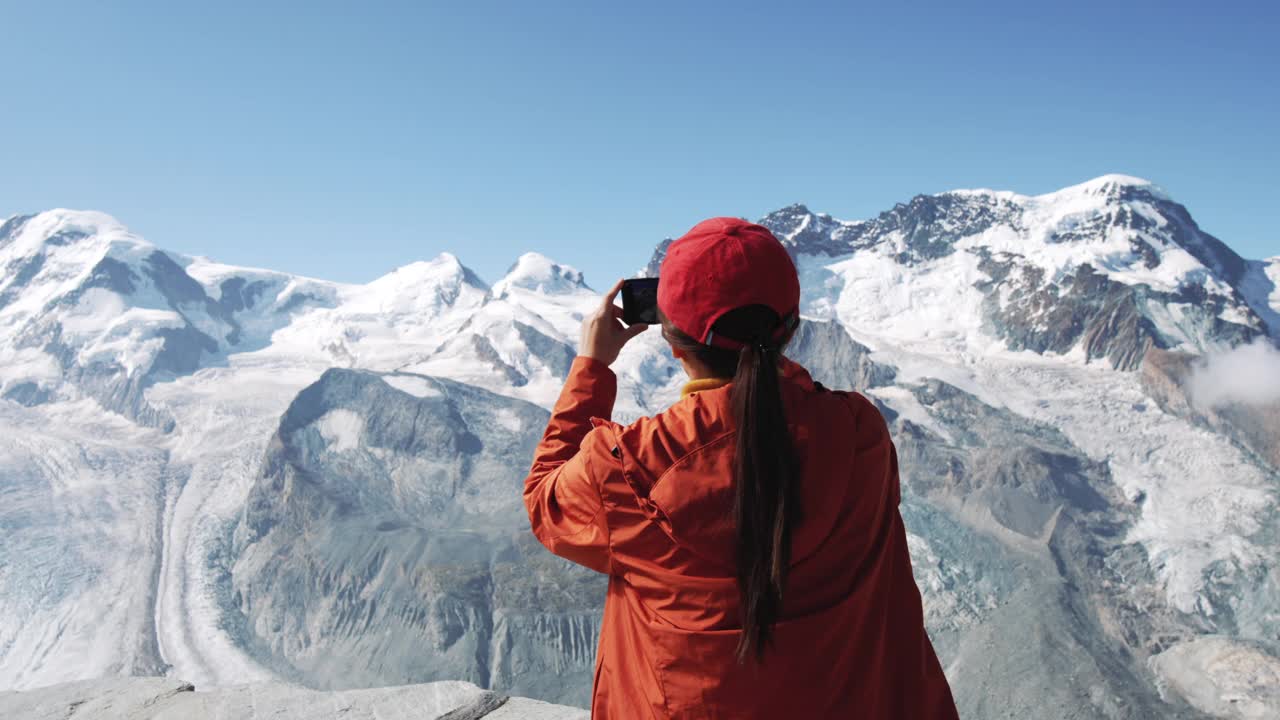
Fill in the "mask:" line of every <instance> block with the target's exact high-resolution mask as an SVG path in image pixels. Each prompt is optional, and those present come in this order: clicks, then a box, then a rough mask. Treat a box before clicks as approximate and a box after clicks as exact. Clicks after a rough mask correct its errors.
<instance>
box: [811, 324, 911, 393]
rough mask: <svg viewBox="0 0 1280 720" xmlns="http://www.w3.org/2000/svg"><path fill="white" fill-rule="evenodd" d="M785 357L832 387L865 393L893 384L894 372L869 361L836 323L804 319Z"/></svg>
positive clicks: (867, 353)
mask: <svg viewBox="0 0 1280 720" xmlns="http://www.w3.org/2000/svg"><path fill="white" fill-rule="evenodd" d="M787 356H788V357H790V358H792V359H793V360H795V361H797V362H799V363H800V364H801V365H803V366H804V367H805V369H806V370H808V371H809V374H810V375H811V376H812V377H813V379H814V380H816V381H818V382H820V383H823V384H824V385H828V386H831V387H835V388H845V389H858V390H865V389H867V388H873V387H881V386H883V385H889V384H892V383H893V379H894V377H895V375H896V372H895V371H894V369H893V368H892V367H889V366H888V365H882V364H880V363H877V362H874V361H873V360H872V359H871V351H870V350H869V349H867V347H866V346H865V345H862V344H861V343H859V342H857V341H856V340H854V339H853V338H851V337H849V332H848V331H847V330H845V329H844V327H843V326H842V325H840V323H837V322H832V321H830V320H825V321H824V320H804V321H802V322H801V323H800V326H799V327H798V328H796V332H795V335H794V336H792V338H791V342H790V343H788V344H787Z"/></svg>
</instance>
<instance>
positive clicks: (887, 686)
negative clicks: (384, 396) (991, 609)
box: [524, 357, 957, 720]
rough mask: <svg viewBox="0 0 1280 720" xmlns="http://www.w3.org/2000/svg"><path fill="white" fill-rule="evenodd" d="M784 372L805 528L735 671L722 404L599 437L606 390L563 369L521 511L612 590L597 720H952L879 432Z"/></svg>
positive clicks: (891, 460) (885, 441) (856, 398)
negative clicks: (763, 646) (760, 646)
mask: <svg viewBox="0 0 1280 720" xmlns="http://www.w3.org/2000/svg"><path fill="white" fill-rule="evenodd" d="M783 367H784V373H783V375H784V377H785V379H786V380H787V382H784V383H782V388H783V402H784V406H785V408H786V413H787V419H788V422H789V424H790V426H791V430H792V438H793V442H794V443H795V447H796V450H797V452H798V454H799V456H800V457H801V458H802V463H803V464H802V474H801V482H802V488H803V489H802V491H801V495H802V498H803V522H802V523H801V524H800V525H799V526H798V527H797V528H796V529H795V530H794V531H793V533H792V538H793V539H792V551H791V557H792V561H791V562H792V565H791V570H790V574H789V575H788V577H787V585H786V587H785V591H784V596H783V608H782V614H781V620H780V621H779V622H778V624H777V626H776V628H775V630H774V642H773V644H772V645H771V646H769V647H768V649H767V650H766V652H765V656H764V660H763V661H761V662H759V663H756V662H753V661H749V662H747V663H746V664H742V665H740V664H738V663H737V661H736V660H735V659H734V650H735V649H736V647H737V643H738V633H739V619H738V587H737V584H736V582H735V579H734V578H735V576H736V571H735V565H734V546H735V545H734V527H733V520H732V511H731V508H732V507H733V476H732V472H731V468H732V462H733V457H734V428H733V427H732V419H731V418H732V415H731V410H730V406H729V390H730V388H729V387H728V386H726V387H720V388H716V389H712V390H704V391H701V392H695V393H693V394H690V395H688V396H686V397H684V398H682V399H681V400H680V401H679V402H677V403H676V404H675V405H673V406H672V407H671V408H670V409H668V410H666V411H665V412H662V413H660V414H658V415H657V416H655V417H652V418H642V419H640V420H638V421H636V422H635V423H634V424H632V425H629V426H626V427H624V426H621V425H618V424H617V423H613V422H610V421H609V420H608V418H609V416H610V414H611V412H612V409H613V402H614V397H615V395H616V393H617V380H616V378H615V376H614V374H613V372H612V371H611V370H610V369H609V368H608V367H607V366H606V365H604V364H603V363H601V362H599V361H597V360H593V359H590V358H584V357H579V358H577V359H576V360H574V362H573V366H572V368H571V369H570V371H569V378H568V380H567V381H566V383H565V387H564V390H563V391H562V393H561V395H560V399H559V401H558V402H557V403H556V407H555V410H554V412H553V413H552V415H551V420H550V422H549V424H548V425H547V430H546V433H545V434H544V435H543V438H542V442H541V444H540V445H539V446H538V449H537V452H536V454H535V456H534V461H533V468H532V470H531V471H530V474H529V477H528V479H527V480H526V481H525V489H524V500H525V505H526V506H527V508H528V510H529V521H530V523H531V524H532V526H533V531H534V533H535V534H536V535H537V537H538V539H539V540H540V541H541V542H542V543H543V544H544V545H546V546H547V548H548V549H550V550H551V551H552V552H553V553H555V554H557V555H560V556H562V557H565V558H568V559H569V560H572V561H574V562H576V563H580V564H582V565H585V566H587V567H589V568H592V569H594V570H598V571H600V572H602V573H607V574H608V575H609V590H608V595H607V597H606V599H605V606H604V622H603V625H602V628H601V632H600V644H599V647H598V649H597V653H596V669H595V681H594V689H593V693H592V703H591V711H592V717H593V718H596V719H597V720H605V719H614V718H787V717H794V718H895V719H897V718H911V719H927V720H933V719H935V718H946V719H949V718H956V717H957V715H956V709H955V704H954V701H953V700H952V698H951V690H950V688H949V687H948V685H947V681H946V678H945V677H944V676H943V674H942V669H941V667H940V666H939V664H938V659H937V657H936V656H935V655H934V651H933V646H932V645H931V644H930V642H929V638H928V636H927V635H926V634H925V629H924V618H923V612H922V608H921V605H920V593H919V591H918V590H917V588H916V585H915V580H914V579H913V578H912V575H911V561H910V558H909V556H908V554H907V539H906V533H905V531H904V530H903V526H902V517H901V515H900V514H899V512H898V499H899V494H898V493H899V491H898V465H897V454H896V451H895V450H894V447H893V443H892V442H891V441H890V439H889V433H888V429H887V428H886V427H885V423H884V419H883V418H882V417H881V416H880V413H879V412H878V411H877V410H876V408H875V406H874V405H872V404H871V403H870V402H869V401H867V400H866V399H865V398H863V397H862V396H861V395H858V394H856V393H844V392H831V391H827V390H825V389H824V388H822V387H821V386H819V385H816V384H815V383H814V382H813V381H812V380H811V379H810V378H809V375H808V373H807V372H806V371H805V370H804V369H803V368H801V367H800V366H799V365H796V364H794V363H791V362H790V361H784V366H783Z"/></svg>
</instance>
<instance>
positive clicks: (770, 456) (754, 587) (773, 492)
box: [659, 305, 800, 662]
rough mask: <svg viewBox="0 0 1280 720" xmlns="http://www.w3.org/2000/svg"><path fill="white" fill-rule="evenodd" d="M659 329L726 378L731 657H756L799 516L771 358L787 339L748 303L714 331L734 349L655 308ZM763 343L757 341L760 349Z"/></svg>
mask: <svg viewBox="0 0 1280 720" xmlns="http://www.w3.org/2000/svg"><path fill="white" fill-rule="evenodd" d="M659 318H660V320H661V322H662V335H663V337H665V338H666V339H667V341H668V342H670V343H671V345H672V346H673V347H676V348H679V349H680V350H682V351H684V352H685V353H687V354H689V355H692V356H693V357H694V358H696V359H697V360H698V361H699V362H701V363H702V364H703V365H706V366H707V367H708V368H709V369H710V370H711V372H712V373H713V374H714V375H715V376H717V377H722V378H732V380H733V384H732V386H731V387H732V389H731V391H730V402H731V404H732V406H733V414H734V420H735V421H736V427H737V432H738V437H737V452H736V454H735V459H734V466H733V467H734V485H735V492H736V495H735V499H734V507H733V514H734V520H735V523H736V525H737V533H738V542H737V565H738V592H739V596H740V600H741V603H740V605H741V619H742V637H741V640H740V641H739V642H738V653H737V656H738V662H744V661H745V660H746V659H747V658H748V657H749V656H751V655H753V654H754V655H755V656H756V658H757V659H759V658H760V657H761V656H763V654H764V649H765V646H766V645H767V644H768V643H769V642H770V640H771V636H772V632H773V625H774V623H775V622H777V619H778V615H779V614H780V613H781V611H782V591H783V588H784V586H785V584H786V580H787V569H788V568H789V567H790V564H791V531H792V529H793V528H794V527H795V525H796V524H797V523H798V522H799V520H800V503H799V487H798V485H799V480H800V478H799V475H800V472H799V464H798V462H797V459H796V454H795V449H794V447H793V446H792V442H791V433H790V431H789V430H788V429H787V420H786V417H785V416H784V413H783V407H782V394H781V388H780V386H779V383H780V381H779V379H778V357H779V353H780V352H781V350H782V346H783V345H785V341H786V340H789V339H790V337H785V338H783V343H782V344H781V345H773V343H774V342H775V341H773V340H772V339H771V336H772V333H773V332H774V331H775V330H776V329H777V327H778V325H779V322H780V321H779V318H778V315H777V313H775V312H774V311H773V310H772V309H770V308H768V307H765V306H763V305H751V306H748V307H742V308H738V309H736V310H733V311H730V312H728V313H725V314H724V315H723V316H721V318H720V319H719V320H717V321H716V323H715V325H714V327H713V330H714V332H715V333H716V334H717V335H721V336H723V337H728V338H734V339H738V340H743V341H746V346H745V347H743V348H742V349H741V350H729V349H725V348H720V347H715V346H711V345H704V344H702V343H700V342H698V341H697V340H694V339H693V338H691V337H689V336H688V335H686V334H685V333H683V332H681V331H680V329H679V328H677V327H676V326H675V325H673V324H672V323H671V322H670V321H669V320H668V319H667V317H666V316H665V315H662V314H661V313H659ZM762 346H763V347H762Z"/></svg>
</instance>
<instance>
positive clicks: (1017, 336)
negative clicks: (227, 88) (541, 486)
mask: <svg viewBox="0 0 1280 720" xmlns="http://www.w3.org/2000/svg"><path fill="white" fill-rule="evenodd" d="M761 222H762V223H763V224H765V225H766V226H768V227H770V228H771V229H772V230H773V231H774V232H775V233H776V234H777V235H778V236H779V237H780V238H781V239H782V240H783V242H784V243H785V244H787V246H788V247H789V249H790V250H791V252H792V254H793V257H794V258H795V259H796V262H797V266H798V267H799V268H800V271H801V281H802V287H803V289H804V297H803V307H802V314H803V316H804V318H805V322H804V323H802V325H801V328H800V330H799V332H798V334H797V336H796V338H795V339H794V341H793V343H792V344H791V346H790V347H789V349H788V354H789V355H791V356H792V357H794V358H795V359H797V360H799V361H800V362H802V363H803V364H805V365H806V366H807V367H809V368H810V369H811V370H812V371H813V373H814V375H815V377H816V378H817V379H819V380H820V381H822V382H823V383H824V384H827V385H830V386H835V387H849V388H854V389H858V390H860V391H861V392H864V393H865V394H866V395H868V397H870V398H871V399H872V400H873V401H875V402H876V404H877V405H878V406H879V407H880V408H881V409H882V412H883V413H884V414H885V416H886V418H888V419H889V420H890V423H891V427H892V429H893V433H894V437H895V440H896V441H897V443H898V447H899V454H900V458H901V462H902V470H903V479H904V487H905V493H904V498H903V512H904V516H905V517H906V520H907V526H908V530H909V532H910V542H911V547H912V552H913V557H914V561H915V570H916V577H917V581H918V583H919V584H920V587H921V589H922V591H923V592H924V595H925V605H926V613H927V616H928V622H929V626H930V631H931V634H932V635H933V637H934V640H935V643H936V644H937V646H938V648H939V651H940V653H941V655H942V656H943V660H944V663H945V665H946V667H947V672H948V675H949V677H950V678H951V680H952V683H953V686H954V687H955V689H956V693H957V697H958V699H959V701H960V703H961V705H962V714H963V715H964V716H966V717H987V716H997V715H1006V714H1009V713H1010V712H1013V713H1015V714H1020V715H1026V716H1036V717H1054V718H1093V717H1105V718H1142V717H1152V716H1158V717H1202V716H1204V715H1212V716H1221V717H1263V716H1266V715H1267V713H1271V712H1276V711H1278V710H1277V708H1280V680H1277V679H1276V678H1280V659H1278V658H1280V590H1277V588H1280V563H1278V562H1277V560H1276V557H1277V552H1276V551H1277V548H1280V513H1277V511H1276V510H1275V508H1276V507H1277V502H1276V501H1277V494H1278V493H1280V474H1278V472H1280V469H1278V468H1277V465H1276V461H1275V458H1276V457H1280V455H1276V454H1274V453H1275V452H1277V449H1276V443H1275V442H1274V441H1273V439H1272V438H1270V437H1269V436H1268V431H1267V430H1265V428H1268V427H1280V421H1276V422H1277V425H1274V426H1273V425H1270V424H1269V423H1271V422H1272V421H1273V418H1272V414H1273V413H1275V417H1280V409H1273V408H1272V406H1271V405H1268V404H1266V403H1264V402H1262V400H1261V399H1260V400H1259V403H1258V404H1254V403H1251V402H1236V404H1235V405H1233V406H1215V407H1214V408H1212V409H1205V408H1202V407H1200V406H1199V405H1197V403H1196V400H1195V398H1193V397H1192V396H1191V394H1192V392H1193V388H1195V387H1199V386H1200V385H1203V384H1204V382H1209V381H1212V380H1213V378H1212V377H1210V374H1211V373H1210V369H1207V368H1212V367H1215V366H1214V365H1212V364H1209V365H1204V363H1203V359H1204V358H1205V357H1207V356H1211V355H1215V354H1217V353H1221V352H1226V351H1228V350H1229V349H1230V348H1236V347H1246V346H1247V347H1253V346H1250V345H1248V344H1249V343H1264V344H1268V345H1276V344H1277V343H1280V258H1271V259H1270V260H1265V261H1254V260H1245V259H1242V258H1240V257H1239V256H1238V255H1236V254H1235V253H1234V252H1233V251H1231V250H1230V248H1228V247H1227V246H1226V245H1225V244H1223V243H1222V242H1220V241H1218V240H1216V239H1215V238H1213V237H1212V236H1210V235H1208V234H1206V233H1205V232H1203V231H1202V230H1200V229H1199V228H1198V226H1196V224H1195V222H1194V220H1192V218H1191V216H1190V214H1189V213H1188V211H1187V210H1186V209H1185V208H1184V207H1182V206H1181V205H1178V204H1177V203H1176V202H1174V201H1173V200H1172V199H1170V198H1169V197H1168V195H1167V194H1165V193H1164V192H1162V191H1160V190H1159V189H1158V188H1156V187H1155V186H1153V185H1152V184H1150V183H1148V182H1146V181H1142V180H1138V179H1135V178H1128V177H1124V176H1106V177H1103V178H1098V179H1097V180H1093V181H1090V182H1088V183H1084V184H1082V185H1078V186H1075V187H1072V188H1067V189H1064V190H1061V191H1058V192H1055V193H1050V194H1047V195H1040V196H1034V197H1029V196H1022V195H1017V194H1014V193H1008V192H995V191H988V190H966V191H955V192H950V193H943V194H940V195H934V196H919V197H916V198H914V199H912V200H911V201H910V202H908V203H906V204H901V205H898V206H895V207H894V208H892V209H890V210H888V211H886V212H885V213H882V214H881V215H879V216H878V217H876V218H873V219H870V220H865V221H842V220H837V219H834V218H831V217H830V216H827V215H822V214H817V213H813V212H810V211H809V210H808V209H806V208H804V207H803V206H799V205H795V206H791V207H787V208H784V209H781V210H778V211H776V212H774V213H770V214H769V215H767V216H766V217H765V218H763V219H762V220H761ZM673 230H677V229H673ZM667 244H669V243H667V242H664V243H661V244H659V245H658V247H657V248H656V250H655V253H654V257H653V261H652V262H651V263H650V264H649V266H648V267H647V268H646V272H647V273H649V274H656V272H657V270H658V268H659V267H660V262H661V259H662V257H663V253H664V252H665V249H666V246H667ZM0 271H2V274H0V397H2V398H4V399H3V400H0V497H2V498H4V500H5V502H4V503H0V527H4V528H5V543H4V544H3V545H0V689H2V688H6V687H15V688H24V687H35V686H40V685H47V684H50V683H53V682H59V681H65V680H74V679H82V678H92V677H97V676H101V675H128V674H158V673H168V674H170V675H173V676H176V677H182V678H184V679H189V680H192V681H194V682H196V683H197V684H198V685H201V686H208V685H228V684H237V683H243V682H257V681H271V680H274V679H284V680H287V681H291V682H299V683H302V684H306V685H311V686H314V687H323V688H340V687H353V686H373V685H381V684H388V683H401V682H421V681H426V680H445V679H454V680H468V681H471V682H475V683H477V684H480V685H482V686H487V687H492V688H495V689H498V690H506V691H515V692H518V693H522V694H527V695H531V696H535V697H539V698H543V699H547V700H552V701H557V702H568V703H577V704H582V703H585V701H586V698H587V695H586V692H587V689H588V688H589V686H590V681H591V677H590V676H591V662H592V659H593V657H592V655H593V647H594V634H595V632H596V630H597V625H596V623H597V622H598V617H599V616H598V607H599V603H600V602H601V600H602V595H601V593H602V590H601V588H602V587H603V585H602V584H601V582H600V578H597V577H594V576H592V575H591V574H590V573H588V572H586V571H583V570H581V569H578V568H575V567H573V566H571V565H569V564H567V563H563V562H561V561H559V560H558V559H556V558H553V557H551V556H549V555H548V554H546V553H545V552H543V551H542V550H541V549H540V548H539V547H538V546H537V545H536V543H533V542H532V541H531V538H530V537H529V534H528V533H527V527H526V526H525V524H524V523H525V520H524V518H523V516H522V510H521V508H520V505H519V501H518V497H519V486H520V482H521V480H522V478H523V474H524V471H525V464H527V462H528V455H529V453H530V452H531V448H532V443H533V442H535V441H536V438H537V435H538V433H539V432H540V431H541V429H542V424H543V423H544V422H545V418H546V410H547V408H549V407H550V405H551V403H552V402H553V401H554V398H555V396H556V394H557V392H558V390H559V386H560V382H561V380H562V379H563V376H564V374H565V372H566V371H567V368H568V365H569V362H570V361H571V360H572V358H573V355H574V353H575V348H576V344H577V336H578V330H579V326H580V323H581V320H582V318H583V316H584V315H585V313H587V312H590V310H591V309H592V307H593V306H594V305H595V303H597V302H599V296H598V294H597V292H596V291H594V290H592V289H591V288H590V287H589V286H588V285H587V284H586V282H585V280H584V278H583V277H582V274H581V273H579V272H578V271H576V270H574V269H573V268H571V267H569V266H566V265H563V264H559V263H557V262H555V261H553V260H551V259H549V258H546V257H544V256H542V255H538V254H536V253H528V254H526V255H523V256H521V257H520V258H519V259H517V261H516V262H515V263H514V264H513V265H512V268H511V270H510V271H509V272H508V274H507V275H506V276H505V277H503V278H502V279H500V280H499V281H498V282H496V283H494V284H493V285H492V286H488V285H486V284H485V283H484V282H482V281H481V280H480V279H479V278H478V277H476V275H475V274H474V273H473V272H471V271H470V270H468V269H467V268H466V267H465V266H464V265H463V264H462V263H461V261H460V260H459V259H458V258H457V257H454V256H452V255H449V254H445V255H441V256H440V257H438V258H436V259H434V260H431V261H429V262H420V263H414V264H412V265H408V266H406V267H403V268H400V269H398V270H395V271H393V272H391V273H389V274H388V275H386V276H384V277H382V278H379V279H378V280H375V281H373V282H371V283H368V284H365V285H350V284H342V283H332V282H325V281H320V280H312V279H306V278H299V277H295V276H291V275H287V274H284V273H277V272H271V271H264V270H249V269H244V268H235V267H230V266H225V265H219V264H217V263H214V262H212V261H210V260H207V259H204V258H188V257H184V256H180V255H177V254H173V253H168V252H165V251H163V250H160V249H158V248H156V247H154V246H152V245H150V244H149V243H147V242H146V241H144V240H142V239H140V238H138V237H136V236H134V235H132V234H130V233H129V232H128V230H127V229H125V228H124V227H123V226H121V225H120V223H118V222H117V221H115V220H114V219H112V218H110V217H108V216H105V215H101V214H98V213H85V212H74V211H65V210H57V211H50V212H46V213H41V214H38V215H34V216H28V217H16V218H11V219H9V220H8V221H6V222H5V223H4V224H3V225H2V226H0ZM1255 355H1257V356H1258V357H1263V358H1266V357H1270V356H1269V355H1267V354H1265V353H1255ZM615 369H616V370H617V373H618V375H619V379H620V393H619V402H618V407H617V411H616V413H615V417H616V418H618V419H621V420H626V419H628V418H631V417H635V416H637V415H639V414H648V413H654V412H659V411H661V409H662V408H663V407H665V406H666V405H667V404H669V403H670V402H672V401H673V400H674V399H675V398H676V397H677V396H678V392H679V387H680V385H681V382H682V379H683V374H682V373H681V372H680V369H679V366H678V364H677V363H676V362H675V361H674V360H673V359H672V358H671V357H670V354H669V352H668V351H667V349H666V347H665V343H664V342H663V341H662V339H661V338H660V336H659V334H658V333H657V332H649V333H645V334H642V335H641V336H639V337H638V338H637V339H636V340H635V341H633V343H631V344H630V345H628V347H627V348H626V349H625V350H624V352H623V354H622V356H621V357H620V358H619V361H618V363H617V364H616V366H615ZM1275 370H1276V372H1277V373H1280V367H1277V368H1276V369H1275ZM1264 372H1265V370H1264ZM1259 428H1264V429H1263V430H1259ZM1251 713H1252V714H1251ZM1259 713H1261V714H1259Z"/></svg>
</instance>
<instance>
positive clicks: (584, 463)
mask: <svg viewBox="0 0 1280 720" xmlns="http://www.w3.org/2000/svg"><path fill="white" fill-rule="evenodd" d="M617 393H618V384H617V377H616V376H615V375H614V374H613V371H612V370H610V369H609V366H607V365H605V364H604V363H602V362H600V361H599V360H595V359H593V358H587V357H578V358H575V359H574V361H573V365H572V366H571V367H570V368H569V377H568V379H567V380H566V381H565V385H564V389H563V390H561V392H560V399H559V400H558V401H556V406H555V409H554V410H553V411H552V412H551V420H550V421H549V422H548V423H547V429H546V432H544V433H543V434H542V441H541V442H539V443H538V449H537V450H536V451H535V452H534V455H533V467H532V468H531V469H530V470H529V477H528V478H526V479H525V482H524V504H525V508H526V509H527V510H528V511H529V524H530V525H531V526H532V528H533V534H534V535H535V536H536V537H537V538H538V540H539V542H541V543H542V544H543V545H545V546H547V549H548V550H550V551H551V552H553V553H555V554H556V555H559V556H561V557H563V558H566V559H568V560H572V561H573V562H576V563H578V564H579V565H585V566H586V567H589V568H591V569H592V570H596V571H598V572H602V573H607V572H609V571H610V554H609V527H608V525H607V524H606V523H605V512H604V503H603V501H602V500H601V496H600V483H601V481H602V480H603V477H604V475H603V473H607V472H608V470H609V465H610V464H612V463H613V462H615V460H614V458H613V456H612V455H610V454H609V448H608V442H607V440H606V439H605V437H604V436H603V435H602V434H601V431H598V430H593V429H592V422H591V420H592V418H603V419H606V420H607V419H608V418H609V417H610V415H612V413H613V402H614V399H615V398H616V396H617Z"/></svg>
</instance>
